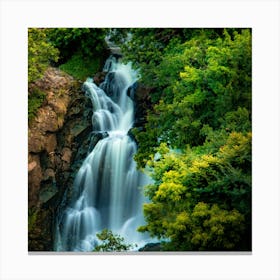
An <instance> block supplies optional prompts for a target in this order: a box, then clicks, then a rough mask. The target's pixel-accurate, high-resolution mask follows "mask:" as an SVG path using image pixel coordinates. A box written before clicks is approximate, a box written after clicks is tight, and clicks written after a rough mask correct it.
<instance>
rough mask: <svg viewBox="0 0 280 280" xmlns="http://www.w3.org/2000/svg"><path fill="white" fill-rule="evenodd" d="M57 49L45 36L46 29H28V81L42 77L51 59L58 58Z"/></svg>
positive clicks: (55, 59)
mask: <svg viewBox="0 0 280 280" xmlns="http://www.w3.org/2000/svg"><path fill="white" fill-rule="evenodd" d="M58 55H59V51H58V49H56V48H55V47H54V46H53V45H52V44H51V43H50V42H49V41H48V38H47V34H46V29H44V28H29V29H28V82H29V83H31V82H34V81H35V80H37V79H40V78H42V77H43V75H44V72H45V70H46V69H47V67H48V66H49V65H50V62H51V61H57V60H58Z"/></svg>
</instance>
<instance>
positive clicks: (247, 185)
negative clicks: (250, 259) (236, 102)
mask: <svg viewBox="0 0 280 280" xmlns="http://www.w3.org/2000/svg"><path fill="white" fill-rule="evenodd" d="M208 149H209V143H207V144H205V147H200V149H197V148H193V149H190V148H188V149H186V150H184V151H172V150H169V149H168V147H167V145H166V144H161V146H160V147H159V149H158V153H159V155H160V156H159V158H156V159H154V160H150V161H149V162H148V165H149V167H150V168H152V174H151V175H152V178H153V180H154V184H151V185H148V186H146V195H147V196H148V197H149V199H150V202H149V203H146V204H144V214H145V218H146V221H147V224H146V225H145V226H141V227H140V228H139V230H140V231H142V232H143V231H148V232H149V233H150V234H151V235H152V236H157V237H159V238H162V237H163V238H170V240H171V243H170V244H169V247H167V248H171V249H172V250H229V249H235V250H245V249H248V250H250V246H251V133H247V134H242V133H237V132H233V133H231V134H230V135H229V136H228V137H226V138H225V139H224V143H223V145H222V146H221V147H220V148H219V150H218V151H217V152H216V153H214V152H212V153H206V151H207V150H208ZM202 212H203V213H202ZM200 214H201V215H200Z"/></svg>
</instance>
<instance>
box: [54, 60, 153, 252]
mask: <svg viewBox="0 0 280 280" xmlns="http://www.w3.org/2000/svg"><path fill="white" fill-rule="evenodd" d="M104 71H106V72H107V75H106V77H105V81H104V82H103V83H102V84H101V85H100V87H98V86H97V85H96V84H94V82H93V80H92V79H90V78H89V79H87V81H86V82H85V83H84V85H83V88H84V90H85V92H86V95H87V96H88V97H89V98H90V99H91V101H92V106H93V115H92V125H93V132H94V133H102V135H104V138H103V139H101V140H99V141H98V142H97V144H96V145H95V147H94V148H93V150H92V151H91V152H90V153H89V154H88V156H87V157H86V159H85V160H84V162H83V164H82V166H81V168H80V169H79V171H78V173H77V174H76V177H75V180H74V186H73V191H72V193H71V199H70V202H69V205H68V206H67V207H66V208H65V209H64V211H63V213H62V214H61V218H60V219H59V221H58V223H57V232H56V244H55V250H56V251H82V252H85V251H92V250H93V249H94V247H95V246H96V245H97V243H98V240H97V238H96V233H98V232H100V231H102V230H103V229H109V230H112V232H113V233H116V234H119V235H121V236H122V237H124V238H125V241H126V242H127V243H130V244H135V243H136V244H138V245H139V246H140V245H141V244H142V245H143V244H145V243H146V242H147V238H149V237H148V236H147V235H145V234H143V233H138V232H137V227H138V226H140V225H142V224H144V218H143V214H142V204H143V202H144V198H143V194H142V192H143V190H142V187H143V185H145V184H147V180H149V179H148V178H147V177H145V175H144V174H142V173H140V172H139V171H137V169H136V163H135V162H134V160H133V155H134V154H135V152H136V144H135V142H134V141H133V140H132V139H131V138H130V137H129V136H128V131H129V129H130V128H131V127H132V125H133V122H134V105H133V102H132V100H131V99H130V98H129V97H128V96H127V89H128V88H129V86H131V85H132V84H133V83H135V81H136V80H137V77H138V73H137V71H135V70H133V69H132V68H131V65H130V64H126V65H125V64H122V63H120V62H119V61H118V59H117V58H116V57H114V56H111V57H110V58H109V59H108V60H107V61H106V64H105V66H104Z"/></svg>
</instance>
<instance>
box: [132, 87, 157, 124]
mask: <svg viewBox="0 0 280 280" xmlns="http://www.w3.org/2000/svg"><path fill="white" fill-rule="evenodd" d="M151 91H152V88H150V87H146V86H145V85H143V84H141V83H138V82H135V83H134V84H133V85H132V86H130V87H129V88H128V91H127V95H128V96H129V97H130V98H131V99H132V100H133V102H134V112H135V121H134V125H133V126H134V127H143V126H144V124H145V122H146V116H147V111H148V110H150V109H151V108H152V103H151V99H150V96H151V95H150V93H151Z"/></svg>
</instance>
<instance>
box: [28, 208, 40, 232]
mask: <svg viewBox="0 0 280 280" xmlns="http://www.w3.org/2000/svg"><path fill="white" fill-rule="evenodd" d="M37 218H38V210H36V209H34V208H31V209H28V231H29V232H31V231H32V230H33V229H34V227H35V224H36V221H37Z"/></svg>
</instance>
